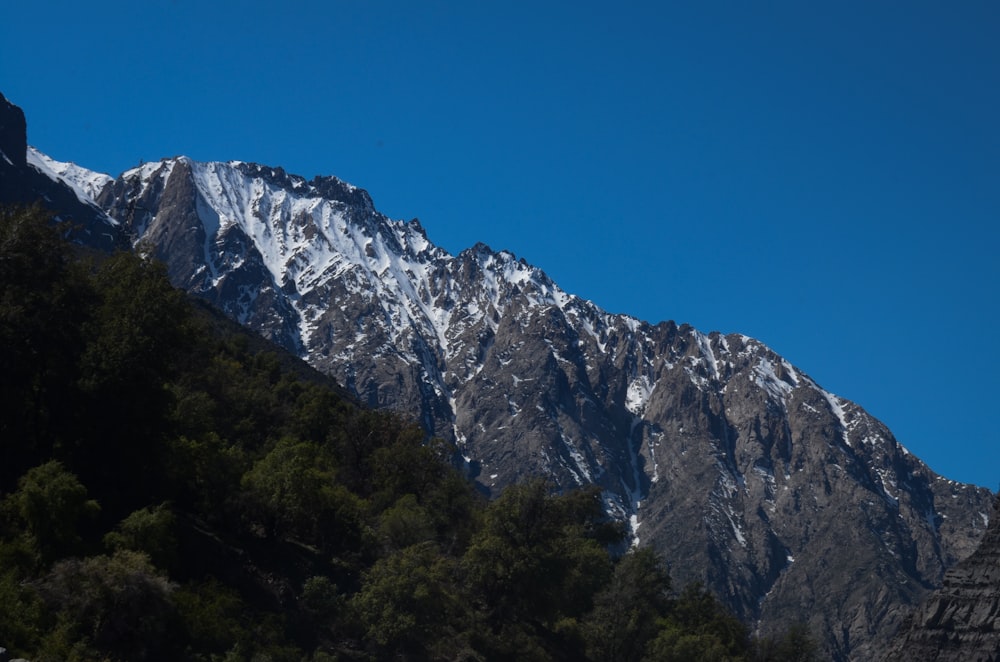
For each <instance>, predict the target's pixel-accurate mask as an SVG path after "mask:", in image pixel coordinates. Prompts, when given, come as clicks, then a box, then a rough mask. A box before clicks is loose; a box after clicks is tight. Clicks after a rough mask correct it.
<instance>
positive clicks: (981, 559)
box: [886, 501, 1000, 662]
mask: <svg viewBox="0 0 1000 662" xmlns="http://www.w3.org/2000/svg"><path fill="white" fill-rule="evenodd" d="M997 507H1000V501H998V502H997V504H996V506H995V508H994V517H993V520H992V521H991V523H990V526H989V529H988V530H987V532H986V535H985V536H983V539H982V541H981V542H980V544H979V547H978V548H977V549H976V551H975V552H974V553H973V554H972V556H970V557H969V558H967V559H965V560H964V561H961V562H960V563H959V564H958V565H956V566H955V567H954V568H952V569H950V570H949V571H948V572H946V573H945V576H944V581H943V583H942V586H941V588H940V589H938V590H936V591H934V592H933V593H932V594H931V595H930V596H929V597H927V598H926V599H925V600H924V601H923V603H922V604H921V605H920V606H919V607H918V608H917V609H915V610H914V611H913V612H912V613H911V614H910V615H909V617H908V618H907V620H906V623H905V625H904V626H903V627H902V628H901V630H900V633H899V635H898V636H897V637H896V639H895V641H894V642H893V645H892V649H891V651H890V653H889V655H888V656H887V657H886V660H887V662H896V661H897V660H898V661H900V662H902V661H903V660H913V661H915V662H925V661H926V662H951V661H952V660H954V661H955V662H994V661H995V660H1000V517H997V516H996V514H997V512H996V508H997Z"/></svg>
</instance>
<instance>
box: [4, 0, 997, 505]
mask: <svg viewBox="0 0 1000 662" xmlns="http://www.w3.org/2000/svg"><path fill="white" fill-rule="evenodd" d="M0 91H2V92H3V93H4V94H5V95H6V96H7V97H8V98H9V99H11V100H12V101H13V102H14V103H16V104H18V105H20V106H21V107H22V108H24V110H25V112H26V113H27V116H28V131H29V142H31V143H32V144H34V145H35V146H37V147H38V148H39V149H41V150H42V151H44V152H46V153H47V154H49V155H50V156H52V157H54V158H56V159H60V160H72V161H75V162H77V163H79V164H80V165H83V166H86V167H89V168H92V169H95V170H102V171H105V172H108V173H110V174H118V173H119V172H120V171H122V170H124V169H126V168H129V167H132V166H134V165H136V164H137V163H138V162H139V161H140V160H147V161H148V160H156V159H159V158H160V157H163V156H172V155H176V154H186V155H188V156H190V157H192V158H195V159H200V160H230V159H241V160H247V161H257V162H262V163H266V164H269V165H280V166H283V167H284V168H285V169H286V170H288V171H290V172H294V173H297V174H301V175H304V176H307V177H311V176H313V175H315V174H334V175H337V176H339V177H340V178H342V179H345V180H347V181H349V182H351V183H354V184H356V185H358V186H361V187H363V188H366V189H368V191H369V192H370V193H371V194H372V197H373V198H374V200H375V204H376V206H377V207H378V208H379V209H380V210H382V211H383V212H385V213H386V214H388V215H389V216H391V217H393V218H405V219H409V218H412V217H419V218H420V219H421V221H422V223H423V225H424V227H425V228H426V230H427V232H428V235H429V236H430V238H431V240H432V241H434V242H435V243H437V244H439V245H441V246H443V247H444V248H446V249H447V250H449V251H451V252H452V253H457V252H458V251H460V250H462V249H463V248H466V247H469V246H471V245H472V244H474V243H475V242H476V241H484V242H486V243H487V244H489V245H491V246H492V247H493V248H495V249H508V250H510V251H512V252H514V253H516V254H517V255H519V256H521V257H524V258H525V259H527V260H528V261H529V262H531V263H533V264H535V265H537V266H540V267H542V268H543V269H545V270H546V271H547V272H548V273H549V274H550V275H551V276H552V277H553V278H554V279H555V280H556V281H557V282H558V283H560V284H561V285H562V286H563V288H564V289H566V290H568V291H570V292H572V293H575V294H578V295H580V296H582V297H584V298H586V299H590V300H592V301H594V302H596V303H597V304H599V305H600V306H602V307H604V308H606V309H608V310H609V311H612V312H624V313H629V314H632V315H635V316H638V317H640V318H643V319H646V320H649V321H652V322H655V321H658V320H665V319H673V320H676V321H678V322H688V323H690V324H692V325H694V326H695V327H697V328H699V329H700V330H703V331H706V332H707V331H712V330H720V331H723V332H727V333H728V332H740V333H746V334H748V335H751V336H754V337H756V338H759V339H761V340H762V341H764V342H766V343H768V344H769V345H770V346H771V347H773V348H774V349H775V350H777V351H778V352H779V353H781V354H783V355H784V356H785V357H787V358H788V359H789V360H790V361H792V362H793V363H795V364H796V365H797V366H799V367H800V368H801V369H802V370H804V371H805V372H807V373H808V374H810V375H811V376H812V377H813V378H814V379H815V380H817V381H818V382H819V383H820V384H821V385H823V386H824V387H825V388H827V389H828V390H831V391H833V392H835V393H837V394H839V395H841V396H843V397H846V398H848V399H851V400H854V401H856V402H858V403H859V404H861V405H862V406H864V407H865V408H866V409H868V410H869V411H870V412H871V413H872V414H874V415H875V416H877V417H878V418H880V419H882V420H883V421H884V422H886V423H887V424H888V425H889V427H890V428H891V429H892V430H893V431H894V432H895V433H896V436H897V437H898V438H899V440H900V441H901V442H902V443H903V444H905V445H906V446H907V447H908V448H910V449H911V450H912V451H913V452H914V453H916V454H917V455H918V456H920V457H922V458H923V459H924V460H926V461H927V462H928V463H929V464H930V465H931V467H932V468H934V469H935V470H936V471H938V472H939V473H941V474H943V475H945V476H947V477H949V478H953V479H956V480H962V481H968V482H975V483H979V484H981V485H984V486H987V487H990V488H991V489H996V488H997V486H998V485H1000V444H998V441H1000V440H998V433H997V429H998V428H997V425H995V424H994V419H995V418H997V414H998V412H1000V406H998V404H997V394H996V393H995V392H994V388H995V386H994V385H995V383H996V381H997V378H998V375H1000V360H998V352H1000V350H998V344H997V343H998V340H1000V313H998V303H1000V302H998V295H997V287H998V285H1000V259H998V257H997V248H998V239H1000V3H997V2H996V1H995V0H989V1H985V2H980V1H975V0H968V1H965V0H963V1H962V2H953V3H945V2H940V1H934V2H924V1H919V0H914V1H907V2H888V1H883V0H865V1H851V0H848V1H838V2H829V3H820V2H803V1H801V0H794V1H788V2H742V1H733V2H711V1H708V2H643V3H635V2H622V3H614V4H612V3H593V2H564V3H546V2H521V1H519V0H506V1H504V2H499V3H492V2H466V1H455V2H447V3H446V2H434V1H421V2H409V1H404V0H399V1H398V2H383V1H380V0H346V1H339V0H326V1H305V0H283V1H271V2H256V1H248V0H240V1H236V0H225V1H213V0H130V1H129V2H113V1H105V0H96V1H92V2H78V1H73V2H47V1H46V0H33V1H32V2H5V3H3V5H2V7H0Z"/></svg>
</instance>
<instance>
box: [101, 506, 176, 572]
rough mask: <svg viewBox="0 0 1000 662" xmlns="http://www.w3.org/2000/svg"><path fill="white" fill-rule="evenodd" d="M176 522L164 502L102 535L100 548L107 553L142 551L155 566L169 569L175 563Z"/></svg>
mask: <svg viewBox="0 0 1000 662" xmlns="http://www.w3.org/2000/svg"><path fill="white" fill-rule="evenodd" d="M176 522H177V518H176V517H174V514H173V512H172V511H171V510H170V506H169V505H167V504H165V503H161V504H160V505H158V506H156V507H153V508H150V507H147V508H142V509H140V510H137V511H135V512H134V513H132V514H131V515H129V516H128V517H126V518H125V519H123V520H122V521H121V522H119V523H118V526H117V527H115V530H114V531H112V532H111V533H108V534H107V535H105V536H104V545H105V547H107V548H108V549H109V550H111V551H115V550H119V549H130V550H132V551H135V552H142V553H144V554H146V555H147V556H148V557H149V558H150V561H152V563H153V564H154V565H155V566H156V567H158V568H162V569H164V570H169V569H170V568H171V567H172V566H173V565H174V563H175V562H176V561H177V539H176V537H175V536H174V527H175V526H176Z"/></svg>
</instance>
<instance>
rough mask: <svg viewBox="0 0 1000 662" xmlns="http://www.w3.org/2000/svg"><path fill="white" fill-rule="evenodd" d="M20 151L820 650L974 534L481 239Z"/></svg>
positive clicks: (408, 406) (455, 428) (846, 426)
mask: <svg viewBox="0 0 1000 662" xmlns="http://www.w3.org/2000/svg"><path fill="white" fill-rule="evenodd" d="M34 158H35V159H36V161H38V163H39V164H40V165H38V166H36V169H37V170H39V171H41V170H43V169H44V170H46V171H47V172H48V173H51V175H50V176H52V177H53V178H54V180H55V181H58V182H64V183H65V184H66V185H68V186H70V187H71V188H73V189H74V190H82V191H91V195H92V197H93V199H94V200H95V202H96V204H97V205H98V206H99V207H100V208H101V209H102V210H103V211H104V212H106V213H107V215H108V216H109V217H110V218H112V219H114V222H115V223H117V224H118V225H117V226H116V227H118V228H119V229H120V232H121V234H122V237H123V238H124V241H126V242H128V243H131V244H132V245H140V244H141V245H143V246H144V247H145V248H144V250H150V251H152V252H153V253H154V254H155V255H156V256H158V257H159V258H161V259H163V260H164V261H165V262H166V264H167V265H168V269H169V273H170V277H171V279H172V281H173V282H174V283H175V284H176V285H177V286H179V287H182V288H184V289H187V290H188V291H190V292H192V293H194V294H197V295H198V296H201V297H204V298H205V299H207V300H209V301H211V302H213V303H214V304H215V305H217V306H218V307H219V308H221V309H222V310H224V311H226V312H227V313H228V314H229V315H230V316H232V317H233V318H235V319H237V320H239V321H240V322H242V323H244V324H246V325H248V326H250V327H252V328H254V329H256V330H258V331H259V332H260V333H262V334H263V335H265V336H266V337H268V338H271V339H272V340H274V341H275V342H278V343H280V344H281V345H283V346H285V347H286V348H288V349H290V350H292V351H294V352H296V353H298V354H299V355H301V356H303V357H304V358H306V359H307V360H308V361H309V362H310V363H312V364H313V365H314V366H316V367H318V368H320V369H322V370H323V371H325V372H327V373H329V374H331V375H333V376H335V377H336V378H337V379H338V381H340V382H341V383H342V384H344V385H346V386H347V387H348V388H349V389H351V390H352V391H353V392H354V393H356V394H357V395H358V396H359V397H360V398H361V399H362V400H364V401H366V402H368V403H369V404H371V405H374V406H387V407H393V408H396V409H400V410H404V411H406V412H410V413H412V414H413V415H414V416H416V417H418V418H419V419H420V420H421V421H422V423H423V424H424V426H425V427H426V428H427V430H428V431H429V432H430V433H432V434H435V435H439V436H442V437H445V438H447V439H450V440H452V441H453V442H455V444H456V446H457V448H458V451H459V453H460V454H461V455H462V457H463V458H464V462H465V464H466V466H467V469H468V471H469V473H470V475H472V476H473V477H474V478H475V480H477V481H478V483H479V484H480V485H481V487H482V488H483V489H484V490H487V491H491V492H495V491H497V490H500V489H502V488H503V487H504V486H506V485H509V484H511V483H514V482H516V481H518V480H520V479H522V478H524V477H525V476H527V475H537V474H541V475H545V476H548V477H549V478H550V479H551V480H552V481H553V483H554V484H555V485H557V486H559V487H561V488H569V487H572V486H575V485H583V484H589V483H596V484H598V485H600V486H601V487H603V488H604V490H605V492H604V493H605V503H606V508H607V510H608V512H609V513H611V514H612V515H614V516H615V517H617V518H620V519H621V520H623V521H625V522H628V523H629V526H630V530H631V535H632V539H633V542H634V543H635V544H643V545H645V544H649V545H653V546H655V547H656V548H657V549H658V550H659V551H660V552H662V553H663V555H664V556H665V557H666V558H667V559H669V560H670V561H671V563H672V567H671V574H672V575H673V577H674V578H675V581H676V582H677V583H678V584H683V583H685V582H688V581H691V580H699V581H703V582H705V583H706V584H707V585H708V586H709V587H710V588H711V589H713V590H714V591H715V592H716V593H717V594H719V595H720V597H722V598H723V600H725V601H726V602H727V604H729V605H730V606H731V607H732V608H733V609H734V610H735V611H736V612H737V613H738V614H739V615H740V616H741V617H742V618H744V619H745V620H746V621H748V622H751V623H756V624H758V625H759V628H760V629H761V631H762V632H764V633H766V632H768V631H770V630H771V629H772V628H778V627H781V626H784V625H787V624H788V623H789V622H793V621H797V620H800V619H804V620H805V621H806V622H807V623H808V624H809V625H810V627H811V628H812V630H813V632H814V634H815V635H816V636H817V637H818V638H820V639H821V640H822V642H823V645H824V649H825V650H826V652H827V653H828V654H829V656H830V657H831V658H833V659H853V660H862V659H877V658H878V657H880V656H881V653H882V651H883V649H884V646H885V645H886V643H887V641H888V640H889V638H890V637H891V636H892V634H893V633H894V632H895V630H896V628H897V627H898V624H899V622H900V621H901V619H902V618H903V616H904V615H905V614H906V612H907V611H908V610H909V609H910V608H911V607H912V606H913V605H915V604H917V603H918V602H919V601H920V599H921V598H922V597H923V596H925V595H926V594H927V593H928V591H929V590H930V589H932V588H933V587H935V586H937V585H939V583H940V581H941V578H942V576H943V574H944V572H945V570H946V569H947V568H949V567H951V566H952V565H954V564H955V563H956V562H957V561H958V560H959V559H962V558H964V557H965V556H968V555H969V554H970V553H971V552H972V550H973V549H974V548H975V546H976V544H977V542H978V541H979V538H980V537H981V536H982V534H983V532H984V531H985V528H986V525H987V522H988V520H989V513H990V500H991V495H990V493H989V491H987V490H984V489H981V488H977V487H975V486H971V485H963V484H959V483H955V482H952V481H949V480H946V479H944V478H942V477H940V476H938V475H937V474H935V473H934V472H933V471H932V470H931V469H929V468H928V467H927V466H926V465H925V464H923V462H921V461H920V460H919V459H918V458H916V457H914V456H913V455H911V454H910V453H908V452H907V451H906V449H905V448H904V447H903V446H901V445H900V444H899V443H898V442H897V441H896V439H895V438H894V437H893V435H892V433H891V432H890V431H889V430H888V429H886V427H885V426H884V425H882V424H881V423H880V422H879V421H877V420H875V419H874V418H872V417H871V416H870V415H868V414H867V412H865V411H864V410H863V409H862V408H861V407H859V406H858V405H856V404H855V403H852V402H850V401H848V400H845V399H843V398H840V397H838V396H836V395H834V394H832V393H829V392H828V391H826V390H824V389H823V388H822V387H821V386H820V385H818V384H817V383H816V382H815V381H814V380H813V379H811V378H810V377H809V376H808V375H807V374H806V373H805V372H803V371H802V370H800V369H798V368H797V367H795V366H792V365H791V364H790V363H789V362H788V361H786V360H784V359H783V358H782V357H781V356H779V355H778V354H776V353H775V352H774V351H773V350H771V349H770V348H768V347H766V346H764V345H763V344H761V343H759V342H757V341H756V340H754V339H752V338H748V337H746V336H741V335H736V334H732V335H722V334H719V333H710V334H705V333H702V332H700V331H698V330H696V329H693V328H691V327H690V326H687V325H677V324H675V323H673V322H661V323H659V324H650V323H647V322H643V321H641V320H637V319H635V318H632V317H629V316H626V315H615V314H610V313H608V312H606V311H604V310H601V309H600V308H599V307H597V306H596V305H594V304H593V303H591V302H588V301H585V300H583V299H581V298H579V297H576V296H573V295H570V294H568V293H565V292H563V291H562V290H561V289H560V288H559V287H558V286H557V285H556V284H555V283H553V282H552V281H551V279H549V278H548V277H547V276H546V275H545V273H544V272H542V271H541V270H540V269H538V268H536V267H533V266H531V265H529V264H526V263H525V262H524V261H522V260H518V259H516V258H515V256H513V255H511V254H510V253H507V252H503V251H494V250H491V249H490V248H489V247H487V246H485V245H482V244H480V245H477V246H475V247H473V248H470V249H468V250H466V251H463V252H462V253H460V254H458V255H454V256H453V255H450V254H448V253H447V252H446V251H444V250H442V249H440V248H438V247H436V246H435V245H434V244H433V243H432V242H431V241H430V240H429V239H428V236H427V234H426V233H425V231H424V229H423V228H422V227H421V225H420V224H419V223H418V222H417V221H410V222H402V221H395V220H391V219H388V218H386V217H385V216H383V215H382V214H380V213H379V212H378V211H377V210H376V209H375V207H374V204H373V203H372V200H371V198H370V197H369V196H368V194H367V193H366V192H365V191H363V190H361V189H359V188H356V187H354V186H351V185H349V184H346V183H344V182H342V181H341V180H339V179H336V178H334V177H316V178H314V179H312V180H306V179H304V178H301V177H298V176H295V175H290V174H288V173H286V172H284V171H283V170H282V169H280V168H270V167H266V166H261V165H257V164H251V163H242V162H229V163H200V162H195V161H192V160H190V159H187V158H184V157H179V158H173V159H164V160H162V161H160V162H156V163H147V164H144V165H143V166H142V167H140V168H136V169H132V170H129V171H126V172H125V173H123V174H122V175H120V176H118V177H117V178H115V179H113V180H112V179H110V178H108V179H107V180H102V179H101V178H100V177H99V176H95V175H94V173H89V172H88V171H85V170H83V169H80V168H75V167H74V168H70V167H66V165H65V164H60V163H58V162H54V161H51V160H50V159H47V157H44V155H36V156H35V157H34ZM28 167H31V166H28ZM102 181H103V182H104V183H103V184H102V183H100V182H102Z"/></svg>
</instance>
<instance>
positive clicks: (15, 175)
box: [0, 94, 128, 250]
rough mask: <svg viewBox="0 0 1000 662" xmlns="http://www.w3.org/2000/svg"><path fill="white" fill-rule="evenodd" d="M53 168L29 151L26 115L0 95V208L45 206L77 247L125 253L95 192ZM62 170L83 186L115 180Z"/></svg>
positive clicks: (116, 229) (115, 227)
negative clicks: (76, 183) (76, 177)
mask: <svg viewBox="0 0 1000 662" xmlns="http://www.w3.org/2000/svg"><path fill="white" fill-rule="evenodd" d="M54 163H55V162H53V161H51V160H50V159H48V158H47V157H45V156H44V155H42V154H39V153H38V152H36V151H35V150H33V149H30V148H29V147H28V136H27V122H26V121H25V117H24V112H23V111H22V110H21V109H20V108H18V107H17V106H15V105H14V104H12V103H11V102H9V101H8V100H7V99H6V98H5V97H4V96H3V95H2V94H0V202H3V203H5V204H26V205H31V204H36V203H38V204H41V205H42V206H44V207H45V208H46V209H49V210H51V211H52V212H53V213H54V214H55V215H56V218H57V220H58V221H60V222H61V223H63V224H64V226H65V228H66V232H67V234H68V235H69V236H70V237H71V238H72V239H73V240H74V241H76V242H78V243H81V244H85V245H87V246H91V247H93V248H98V249H101V250H113V249H115V248H127V247H128V244H127V243H126V242H125V241H124V236H123V235H122V234H121V232H120V228H119V227H118V224H117V223H116V222H115V221H113V220H112V219H111V218H110V217H109V216H108V215H107V214H105V213H104V212H103V211H102V210H101V209H100V208H99V207H97V205H95V204H94V201H93V199H92V194H93V193H94V192H95V190H94V189H93V188H92V189H91V190H89V191H88V190H85V189H84V188H78V187H76V186H74V185H73V184H72V183H70V179H65V178H62V177H60V175H59V174H57V173H55V172H53V171H52V170H51V169H50V167H49V166H50V165H51V164H54ZM58 165H59V166H65V168H64V169H63V172H64V174H65V172H66V171H67V170H73V171H75V174H77V175H79V176H80V181H81V182H82V181H83V180H85V179H88V178H89V179H94V180H96V181H102V180H103V181H104V182H106V181H110V179H111V178H110V177H108V176H107V175H96V174H95V173H91V172H89V171H86V170H83V169H78V168H75V166H72V164H58Z"/></svg>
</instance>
